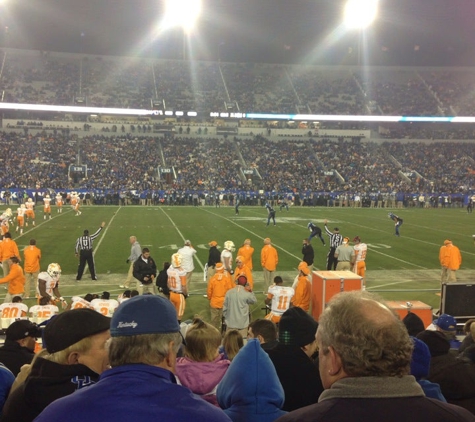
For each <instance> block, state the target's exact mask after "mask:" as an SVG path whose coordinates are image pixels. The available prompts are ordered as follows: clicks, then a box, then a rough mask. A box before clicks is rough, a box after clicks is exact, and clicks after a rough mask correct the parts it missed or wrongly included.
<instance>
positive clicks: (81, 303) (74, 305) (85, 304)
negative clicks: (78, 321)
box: [71, 293, 94, 309]
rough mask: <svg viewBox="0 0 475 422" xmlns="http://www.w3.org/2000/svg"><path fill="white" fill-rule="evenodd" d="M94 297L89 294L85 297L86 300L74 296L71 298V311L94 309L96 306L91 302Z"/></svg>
mask: <svg viewBox="0 0 475 422" xmlns="http://www.w3.org/2000/svg"><path fill="white" fill-rule="evenodd" d="M92 298H93V296H92V294H91V293H88V294H87V295H86V296H84V299H83V298H82V297H80V296H73V297H72V298H71V309H81V308H87V309H94V306H92V303H91V301H92V300H93V299H92Z"/></svg>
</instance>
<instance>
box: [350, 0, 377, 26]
mask: <svg viewBox="0 0 475 422" xmlns="http://www.w3.org/2000/svg"><path fill="white" fill-rule="evenodd" d="M377 13H378V0H348V1H347V3H346V5H345V11H344V22H345V25H346V26H347V27H348V28H354V29H365V28H367V27H368V26H369V25H371V24H372V23H373V21H374V20H375V19H376V15H377Z"/></svg>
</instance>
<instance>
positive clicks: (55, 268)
mask: <svg viewBox="0 0 475 422" xmlns="http://www.w3.org/2000/svg"><path fill="white" fill-rule="evenodd" d="M46 272H47V273H48V274H49V276H50V277H52V278H59V276H60V275H61V267H60V266H59V264H56V263H54V262H53V263H52V264H49V265H48V269H47V270H46Z"/></svg>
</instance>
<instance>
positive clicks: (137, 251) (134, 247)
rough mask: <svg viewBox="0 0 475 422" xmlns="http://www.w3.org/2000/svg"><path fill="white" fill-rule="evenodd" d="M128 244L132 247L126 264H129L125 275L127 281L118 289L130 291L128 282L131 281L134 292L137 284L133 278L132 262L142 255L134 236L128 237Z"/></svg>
mask: <svg viewBox="0 0 475 422" xmlns="http://www.w3.org/2000/svg"><path fill="white" fill-rule="evenodd" d="M129 242H130V244H131V245H132V246H131V247H130V255H129V257H128V258H127V264H130V267H129V272H128V273H127V279H126V280H125V283H124V284H121V285H120V286H119V287H120V288H121V289H130V288H131V287H130V282H131V281H133V282H134V283H135V290H137V285H138V282H137V280H136V279H135V278H134V262H135V261H137V259H138V258H139V256H140V255H142V248H141V247H140V243H139V242H138V240H137V238H136V237H135V236H130V238H129Z"/></svg>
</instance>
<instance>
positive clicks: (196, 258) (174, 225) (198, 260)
mask: <svg viewBox="0 0 475 422" xmlns="http://www.w3.org/2000/svg"><path fill="white" fill-rule="evenodd" d="M163 208H164V207H158V209H159V210H160V211H161V212H162V213H163V214H165V215H166V217H167V218H168V219H169V220H170V223H172V226H173V227H174V228H175V230H176V231H177V232H178V234H179V235H180V237H181V238H182V240H183V242H185V240H186V238H185V236H183V233H182V232H181V231H180V229H179V228H178V226H177V225H176V224H175V222H174V221H173V220H172V218H171V217H170V216H169V215H168V214H167V213H166V212H165V210H164V209H163ZM193 257H194V258H195V260H196V262H198V265H199V266H200V267H201V270H202V271H204V270H205V267H204V265H203V263H202V262H201V261H200V259H199V258H198V256H197V254H194V255H193Z"/></svg>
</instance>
